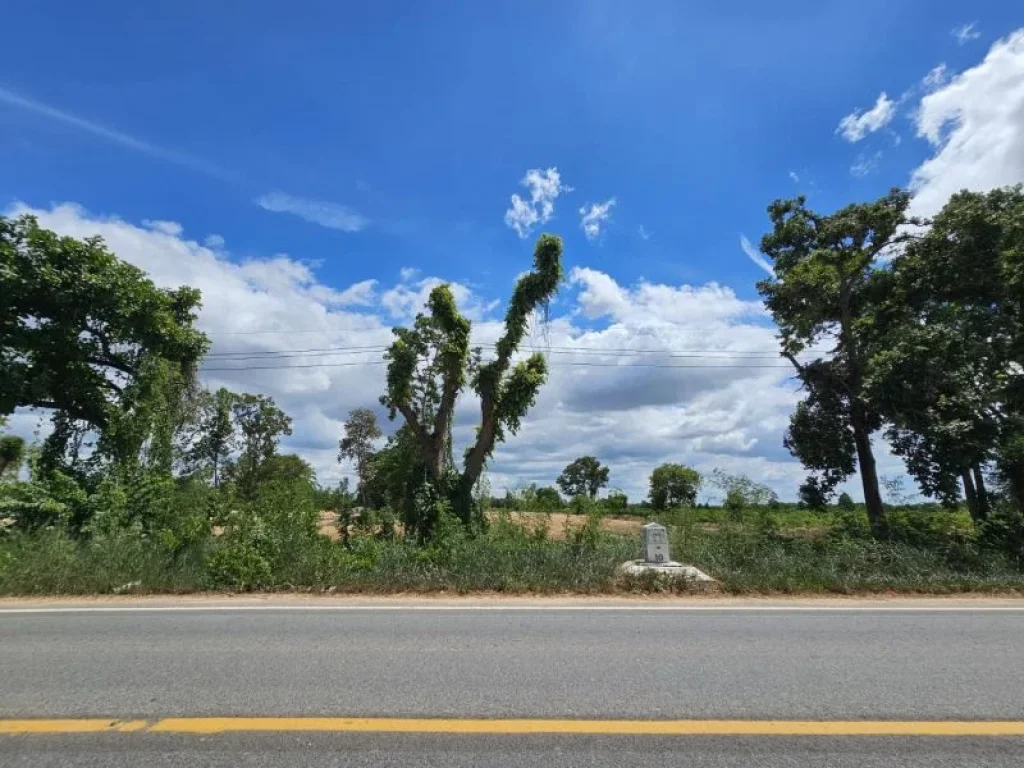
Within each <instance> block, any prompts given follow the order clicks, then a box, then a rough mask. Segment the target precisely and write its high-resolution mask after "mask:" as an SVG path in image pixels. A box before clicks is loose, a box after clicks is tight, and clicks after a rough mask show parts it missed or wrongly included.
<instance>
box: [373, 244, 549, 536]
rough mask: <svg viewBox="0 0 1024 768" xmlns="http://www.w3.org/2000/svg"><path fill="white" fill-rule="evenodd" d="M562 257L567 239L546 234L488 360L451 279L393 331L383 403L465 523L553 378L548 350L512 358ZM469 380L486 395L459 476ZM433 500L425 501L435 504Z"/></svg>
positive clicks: (432, 484)
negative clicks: (462, 406) (472, 336)
mask: <svg viewBox="0 0 1024 768" xmlns="http://www.w3.org/2000/svg"><path fill="white" fill-rule="evenodd" d="M561 256H562V241H561V239H560V238H558V237H555V236H553V235H541V236H540V238H539V239H538V240H537V245H536V248H535V250H534V257H533V269H532V270H531V271H530V272H529V273H527V274H526V275H524V276H522V277H520V278H519V280H518V281H517V282H516V286H515V289H514V291H513V293H512V299H511V301H510V302H509V306H508V309H507V311H506V314H505V323H504V333H503V335H502V336H501V338H500V339H498V341H497V343H496V344H495V352H494V358H493V359H491V360H490V361H488V362H482V361H480V360H479V353H477V354H476V355H475V356H474V358H473V359H471V356H470V348H469V333H470V321H469V320H468V319H466V318H465V317H463V316H462V315H461V314H460V313H459V311H458V308H457V307H456V306H455V297H454V296H453V295H452V291H451V288H450V287H449V286H448V285H439V286H437V287H436V288H434V289H433V290H432V291H431V292H430V297H429V299H428V302H427V309H428V312H429V313H428V314H420V315H418V316H417V317H416V320H415V322H414V324H413V327H412V328H396V329H394V335H395V340H394V342H393V343H392V344H391V346H390V347H389V349H388V351H387V353H386V355H385V358H386V359H387V360H388V374H387V391H386V393H385V394H384V395H383V396H382V397H381V403H382V404H383V405H385V406H386V407H387V408H388V410H389V416H390V417H391V418H395V416H396V415H397V414H401V415H402V418H403V419H404V421H405V425H406V426H407V427H408V430H409V434H410V436H411V438H412V440H413V441H414V443H415V446H416V449H417V453H418V456H419V463H420V467H421V470H420V474H421V477H422V479H423V482H424V483H425V484H426V486H428V487H429V494H428V495H430V496H431V497H432V498H434V499H438V500H443V501H444V503H448V504H450V505H451V508H452V509H453V511H454V512H455V513H456V515H457V516H458V517H459V518H460V519H461V520H462V521H463V522H464V523H466V524H468V523H470V521H471V518H472V492H473V486H474V485H475V484H476V481H477V479H478V478H479V477H480V474H481V473H482V472H483V469H484V464H485V463H486V461H487V459H488V458H489V457H490V455H491V453H492V452H493V450H494V446H495V444H496V443H499V442H502V441H503V440H504V439H505V436H506V435H507V434H515V433H516V432H517V431H518V430H519V426H520V423H521V421H522V418H523V416H524V415H525V414H526V412H527V410H529V408H530V406H532V405H533V403H534V400H535V398H536V396H537V392H538V390H539V389H540V387H541V385H542V384H543V383H544V381H545V380H546V378H547V363H546V361H545V359H544V357H543V356H542V355H540V354H533V355H530V356H529V357H528V358H526V359H525V360H521V361H519V362H517V363H515V364H513V362H512V358H513V355H514V354H515V353H516V351H517V350H518V348H519V344H520V343H521V342H522V340H523V338H524V336H525V335H526V331H527V329H528V328H529V323H530V318H531V316H532V314H533V312H534V310H536V309H538V308H540V307H543V306H545V305H546V303H547V302H548V301H550V299H551V297H552V296H554V294H555V292H556V291H557V289H558V284H559V282H560V281H561V278H562V262H561ZM467 379H469V383H470V385H471V387H472V388H473V391H474V392H475V393H476V394H477V395H478V396H479V398H480V424H479V426H478V428H477V432H476V440H475V442H474V443H473V444H472V445H471V446H470V447H469V448H468V449H467V451H466V454H465V457H464V459H463V468H462V472H461V474H460V473H457V472H456V470H455V469H454V467H453V466H452V464H453V463H454V462H453V461H452V460H451V427H452V419H453V415H454V412H455V403H456V400H457V398H458V396H459V393H460V392H461V391H462V389H463V387H464V386H465V384H466V382H467ZM434 503H435V502H433V501H425V502H424V504H425V505H426V506H428V507H431V508H432V507H433V505H434Z"/></svg>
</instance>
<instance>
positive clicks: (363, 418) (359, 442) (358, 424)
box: [338, 408, 384, 504]
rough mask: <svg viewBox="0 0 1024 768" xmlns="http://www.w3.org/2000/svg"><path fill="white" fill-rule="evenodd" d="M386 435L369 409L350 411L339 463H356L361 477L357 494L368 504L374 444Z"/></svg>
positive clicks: (340, 449) (340, 447)
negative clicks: (367, 487) (346, 461)
mask: <svg viewBox="0 0 1024 768" xmlns="http://www.w3.org/2000/svg"><path fill="white" fill-rule="evenodd" d="M383 435H384V433H383V432H381V429H380V426H378V424H377V414H375V413H374V412H373V411H371V410H370V409H369V408H356V409H355V410H352V411H349V414H348V421H346V422H345V436H344V437H342V438H341V440H340V441H339V443H338V461H345V460H351V461H353V462H355V465H356V473H357V474H358V475H359V486H358V488H357V493H358V494H359V497H360V500H361V501H362V502H363V503H364V504H365V503H366V484H367V482H368V481H369V478H370V459H371V458H372V457H373V447H374V444H375V443H376V442H377V440H379V439H380V438H381V437H382V436H383Z"/></svg>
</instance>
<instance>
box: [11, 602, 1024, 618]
mask: <svg viewBox="0 0 1024 768" xmlns="http://www.w3.org/2000/svg"><path fill="white" fill-rule="evenodd" d="M222 611H223V612H229V611H233V612H266V611H307V612H334V613H375V612H391V613H395V612H403V611H406V612H424V611H425V612H435V611H450V612H459V611H464V612H473V611H479V612H495V613H503V612H522V613H529V612H536V613H550V612H559V611H561V612H581V611H582V612H587V611H591V612H603V613H612V612H622V613H635V612H648V613H666V612H667V613H1024V604H1022V605H1020V606H1002V605H990V606H925V605H907V606H896V605H878V606H870V605H850V606H837V605H823V606H802V605H776V606H771V605H732V606H730V605H721V606H719V605H689V606H685V605H678V606H676V605H622V606H614V605H594V606H585V605H535V606H530V605H505V606H501V605H139V606H125V605H111V606H51V607H32V608H30V607H26V608H0V616H3V615H6V616H12V615H25V614H62V613H216V612H222Z"/></svg>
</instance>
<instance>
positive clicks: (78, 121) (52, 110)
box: [0, 88, 237, 181]
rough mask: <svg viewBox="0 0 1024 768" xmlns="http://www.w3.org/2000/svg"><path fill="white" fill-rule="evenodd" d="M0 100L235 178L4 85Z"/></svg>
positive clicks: (222, 177)
mask: <svg viewBox="0 0 1024 768" xmlns="http://www.w3.org/2000/svg"><path fill="white" fill-rule="evenodd" d="M0 103H4V104H7V105H9V106H12V107H17V108H18V109H21V110H23V111H25V112H32V113H34V114H37V115H41V116H43V117H45V118H47V119H49V120H53V121H55V122H58V123H63V124H64V125H70V126H71V127H72V128H76V129H78V130H79V131H82V132H84V133H90V134H92V135H93V136H98V137H99V138H101V139H104V140H106V141H109V142H112V143H114V144H118V145H120V146H122V147H125V148H126V149H131V150H133V151H135V152H141V153H142V154H144V155H149V156H150V157H155V158H157V159H158V160H163V161H165V162H168V163H174V164H175V165H181V166H184V167H186V168H190V169H192V170H193V171H197V172H199V173H202V174H205V175H207V176H212V177H214V178H216V179H220V180H221V181H236V180H237V176H236V174H234V173H232V172H231V171H226V170H224V169H223V168H218V167H217V166H215V165H213V164H211V163H208V162H206V161H205V160H202V159H200V158H198V157H193V156H191V155H187V154H185V153H184V152H178V151H176V150H173V149H166V148H165V147H160V146H157V145H156V144H151V143H150V142H148V141H143V140H142V139H138V138H136V137H134V136H131V135H129V134H127V133H123V132H122V131H118V130H115V129H114V128H108V127H107V126H105V125H100V124H99V123H94V122H93V121H91V120H86V119H85V118H82V117H79V116H78V115H73V114H71V113H70V112H65V111H64V110H61V109H57V108H56V107H51V106H50V105H49V104H44V103H43V102H41V101H36V100H35V99H30V98H28V97H27V96H22V95H21V94H18V93H15V92H14V91H9V90H7V89H6V88H0Z"/></svg>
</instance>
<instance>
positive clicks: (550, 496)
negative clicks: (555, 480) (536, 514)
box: [533, 486, 562, 512]
mask: <svg viewBox="0 0 1024 768" xmlns="http://www.w3.org/2000/svg"><path fill="white" fill-rule="evenodd" d="M533 503H534V504H535V505H536V507H537V509H539V510H541V511H542V512H548V511H550V510H553V509H559V508H560V507H561V506H562V497H561V496H559V495H558V491H556V490H555V489H554V488H552V487H551V486H544V487H541V488H538V489H537V490H536V491H534V494H533Z"/></svg>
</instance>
